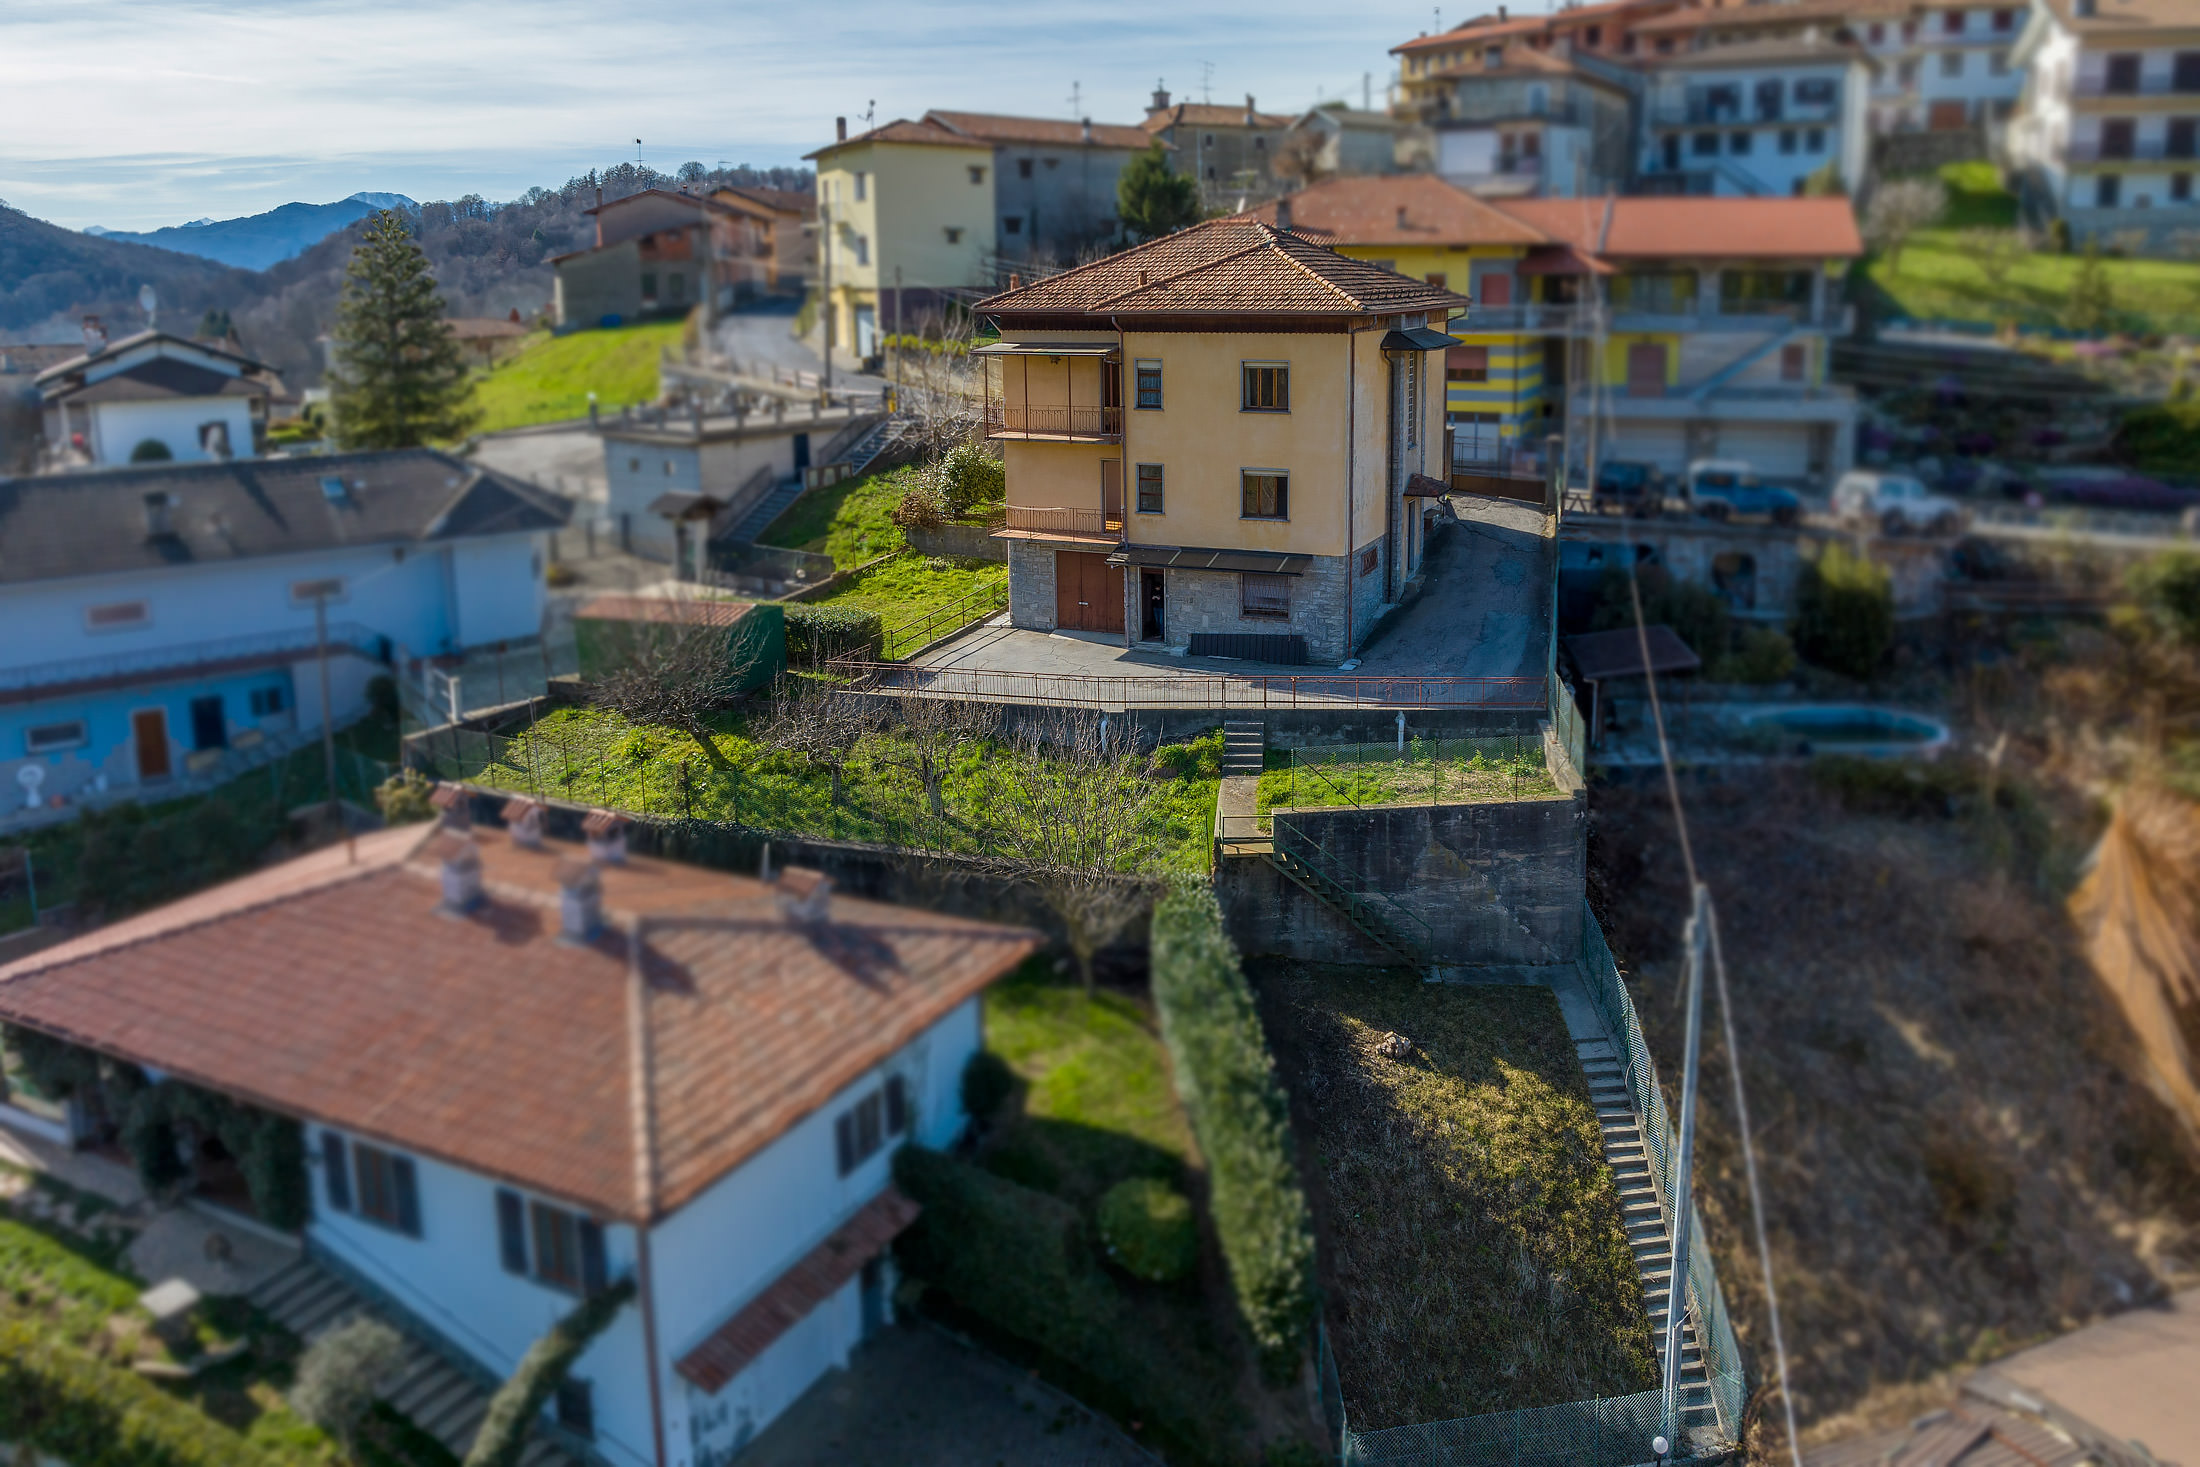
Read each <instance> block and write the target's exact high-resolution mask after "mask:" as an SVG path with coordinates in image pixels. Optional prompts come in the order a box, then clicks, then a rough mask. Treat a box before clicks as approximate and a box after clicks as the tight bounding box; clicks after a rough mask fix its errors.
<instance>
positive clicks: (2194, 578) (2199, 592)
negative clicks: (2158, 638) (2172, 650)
mask: <svg viewBox="0 0 2200 1467" xmlns="http://www.w3.org/2000/svg"><path fill="white" fill-rule="evenodd" d="M2125 584H2126V587H2127V588H2128V589H2129V590H2130V592H2131V595H2132V599H2133V600H2135V601H2137V602H2138V603H2139V605H2140V607H2141V608H2143V609H2144V610H2145V612H2146V613H2147V614H2148V616H2149V617H2150V618H2151V619H2152V620H2153V621H2154V622H2155V623H2156V625H2158V626H2159V627H2161V629H2162V630H2164V631H2166V632H2168V633H2169V634H2170V635H2171V636H2172V637H2174V638H2176V639H2177V640H2178V641H2180V642H2183V643H2184V644H2185V645H2186V646H2188V647H2192V646H2200V554H2195V553H2194V552H2192V551H2190V550H2172V551H2169V552H2167V553H2166V554H2162V555H2157V556H2154V557H2152V558H2150V559H2147V560H2143V561H2141V562H2139V564H2137V565H2135V566H2133V567H2132V568H2131V570H2130V572H2129V574H2128V575H2127V576H2126V578H2125Z"/></svg>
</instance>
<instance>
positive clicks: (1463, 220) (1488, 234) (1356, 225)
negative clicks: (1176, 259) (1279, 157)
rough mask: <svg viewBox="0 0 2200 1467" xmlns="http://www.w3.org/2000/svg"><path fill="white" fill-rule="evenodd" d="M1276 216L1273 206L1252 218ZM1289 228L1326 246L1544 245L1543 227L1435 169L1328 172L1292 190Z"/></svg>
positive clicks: (1272, 220) (1272, 218)
mask: <svg viewBox="0 0 2200 1467" xmlns="http://www.w3.org/2000/svg"><path fill="white" fill-rule="evenodd" d="M1247 217H1249V218H1253V219H1258V220H1260V221H1261V222H1262V223H1263V224H1270V225H1272V224H1274V223H1275V222H1276V206H1275V204H1273V203H1267V204H1262V205H1261V206H1260V207H1259V208H1257V209H1254V210H1252V211H1251V213H1250V214H1249V215H1248V216H1247ZM1291 229H1292V232H1293V233H1295V234H1303V235H1305V236H1306V237H1308V238H1309V239H1312V240H1314V241H1316V242H1317V243H1320V244H1325V245H1331V246H1336V245H1455V244H1459V245H1465V244H1485V245H1486V244H1518V245H1533V244H1544V243H1546V242H1547V241H1546V239H1545V236H1544V234H1543V232H1542V231H1541V230H1539V229H1537V228H1535V227H1534V226H1533V225H1531V224H1529V223H1527V222H1526V221H1524V220H1521V219H1516V218H1514V217H1513V216H1512V215H1510V214H1507V213H1506V212H1504V211H1503V210H1502V209H1499V208H1497V207H1496V206H1494V205H1491V204H1486V203H1484V202H1483V201H1482V200H1480V199H1478V198H1476V197H1475V196H1474V195H1473V194H1470V193H1468V192H1467V191H1466V190H1465V189H1463V188H1460V187H1459V186H1458V185H1456V184H1450V183H1446V182H1445V181H1444V180H1443V179H1441V178H1438V177H1436V176H1435V175H1434V174H1432V173H1394V174H1389V175H1385V176H1363V177H1353V178H1329V179H1324V180H1323V181H1322V182H1320V183H1317V184H1314V185H1313V186H1312V187H1310V188H1305V189H1301V190H1300V191H1299V192H1298V193H1295V194H1293V195H1291Z"/></svg>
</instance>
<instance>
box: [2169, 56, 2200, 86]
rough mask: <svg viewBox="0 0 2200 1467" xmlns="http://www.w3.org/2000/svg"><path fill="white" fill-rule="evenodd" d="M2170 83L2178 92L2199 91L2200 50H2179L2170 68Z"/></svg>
mask: <svg viewBox="0 0 2200 1467" xmlns="http://www.w3.org/2000/svg"><path fill="white" fill-rule="evenodd" d="M2170 85H2172V86H2174V87H2175V88H2176V89H2177V90H2178V91H2180V92H2200V51H2180V52H2178V53H2177V60H2176V61H2175V63H2173V65H2172V67H2171V70H2170Z"/></svg>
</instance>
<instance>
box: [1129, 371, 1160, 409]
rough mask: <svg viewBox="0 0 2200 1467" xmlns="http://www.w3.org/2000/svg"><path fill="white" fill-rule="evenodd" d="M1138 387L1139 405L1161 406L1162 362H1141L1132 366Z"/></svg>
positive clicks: (1148, 406)
mask: <svg viewBox="0 0 2200 1467" xmlns="http://www.w3.org/2000/svg"><path fill="white" fill-rule="evenodd" d="M1132 372H1133V374H1134V376H1135V378H1136V384H1135V385H1136V386H1137V389H1138V405H1139V406H1140V407H1142V408H1158V407H1160V406H1161V363H1159V362H1139V363H1137V364H1136V366H1134V367H1133V368H1132Z"/></svg>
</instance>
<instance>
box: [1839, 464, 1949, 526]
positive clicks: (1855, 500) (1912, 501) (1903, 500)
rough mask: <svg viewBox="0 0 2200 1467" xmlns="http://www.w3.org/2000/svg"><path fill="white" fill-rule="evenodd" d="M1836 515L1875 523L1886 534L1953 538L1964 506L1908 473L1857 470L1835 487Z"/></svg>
mask: <svg viewBox="0 0 2200 1467" xmlns="http://www.w3.org/2000/svg"><path fill="white" fill-rule="evenodd" d="M1833 512H1834V513H1835V514H1836V515H1838V516H1840V518H1841V519H1842V520H1844V521H1846V522H1848V523H1850V524H1876V525H1878V526H1879V528H1880V530H1881V532H1882V533H1884V534H1888V535H1907V534H1922V533H1928V532H1929V533H1931V534H1935V535H1953V534H1955V533H1956V532H1957V531H1959V530H1961V529H1962V528H1963V519H1964V515H1963V507H1962V506H1961V505H1959V504H1957V503H1956V502H1955V501H1954V500H1953V499H1949V498H1946V497H1944V496H1942V495H1939V494H1935V493H1933V492H1932V491H1931V490H1930V489H1927V488H1926V487H1925V486H1924V484H1922V483H1920V482H1919V481H1918V480H1917V479H1916V478H1915V477H1914V476H1912V475H1909V474H1887V473H1880V472H1878V471H1876V470H1872V469H1854V470H1851V471H1850V472H1848V473H1846V474H1843V475H1842V476H1841V481H1840V482H1839V483H1838V484H1835V485H1834V486H1833Z"/></svg>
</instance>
